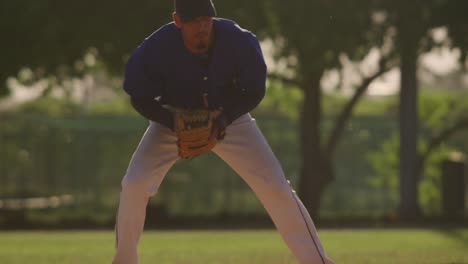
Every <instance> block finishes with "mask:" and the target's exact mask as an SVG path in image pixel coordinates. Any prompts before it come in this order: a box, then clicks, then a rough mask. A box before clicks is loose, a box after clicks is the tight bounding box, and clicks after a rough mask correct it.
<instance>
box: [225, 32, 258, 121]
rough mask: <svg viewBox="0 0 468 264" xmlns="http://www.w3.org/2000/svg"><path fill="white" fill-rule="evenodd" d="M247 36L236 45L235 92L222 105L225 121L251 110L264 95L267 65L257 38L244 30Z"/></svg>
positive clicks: (234, 118)
mask: <svg viewBox="0 0 468 264" xmlns="http://www.w3.org/2000/svg"><path fill="white" fill-rule="evenodd" d="M244 34H247V38H246V39H245V40H244V41H243V43H241V44H240V45H239V46H238V48H239V49H238V58H239V65H238V74H237V76H236V77H237V78H235V80H234V84H233V85H234V89H235V94H234V96H233V98H232V99H231V101H230V103H229V104H228V105H227V106H225V107H224V115H225V118H226V123H227V124H230V123H232V122H233V121H234V120H236V119H237V118H238V117H240V116H242V115H243V114H245V113H248V112H250V111H252V110H253V109H254V108H255V107H256V106H257V105H258V104H259V103H260V102H261V101H262V99H263V97H264V96H265V82H266V74H267V67H266V63H265V60H264V58H263V53H262V50H261V48H260V44H259V43H258V40H257V38H256V37H255V35H253V34H252V33H250V32H244Z"/></svg>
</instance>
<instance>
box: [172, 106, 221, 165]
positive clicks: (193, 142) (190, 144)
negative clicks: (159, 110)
mask: <svg viewBox="0 0 468 264" xmlns="http://www.w3.org/2000/svg"><path fill="white" fill-rule="evenodd" d="M224 124H225V121H224V118H223V115H222V112H221V110H207V109H198V110H184V109H176V110H175V111H174V132H175V133H176V135H177V138H178V140H177V146H178V149H179V156H180V157H181V158H190V157H195V156H198V155H201V154H203V153H206V152H208V151H210V150H211V149H213V148H214V147H215V146H216V144H217V143H218V142H219V141H220V140H222V139H223V138H224V135H225V125H224Z"/></svg>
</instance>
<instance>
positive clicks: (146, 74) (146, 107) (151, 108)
mask: <svg viewBox="0 0 468 264" xmlns="http://www.w3.org/2000/svg"><path fill="white" fill-rule="evenodd" d="M147 45H148V42H146V41H145V42H143V43H142V44H141V45H140V46H139V47H138V48H136V49H135V50H134V51H133V53H132V55H131V56H130V58H129V60H128V62H127V64H126V66H125V77H124V83H123V88H124V90H125V91H126V92H127V94H128V95H130V101H131V103H132V106H133V108H135V110H136V111H137V112H138V113H140V114H141V115H142V116H143V117H145V118H147V119H149V120H152V121H155V122H158V123H160V124H162V125H164V126H166V127H168V128H170V129H173V123H174V122H173V115H172V113H171V112H170V111H169V110H167V109H166V108H164V107H163V106H162V104H163V101H162V99H163V90H164V89H163V87H164V80H163V77H162V74H161V73H160V71H159V69H158V68H157V65H154V64H152V65H151V66H150V65H149V63H147V58H148V57H150V56H148V54H147V53H148V51H147Z"/></svg>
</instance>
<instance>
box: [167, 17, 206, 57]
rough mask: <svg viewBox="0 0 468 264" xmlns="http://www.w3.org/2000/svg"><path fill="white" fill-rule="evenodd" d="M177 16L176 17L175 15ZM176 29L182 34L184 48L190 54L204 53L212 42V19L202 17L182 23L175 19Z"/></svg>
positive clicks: (177, 18)
mask: <svg viewBox="0 0 468 264" xmlns="http://www.w3.org/2000/svg"><path fill="white" fill-rule="evenodd" d="M176 16H177V15H176ZM175 22H176V25H177V27H179V28H180V30H181V32H182V38H183V40H184V44H185V47H186V48H187V49H188V50H189V51H190V52H192V53H205V52H207V51H208V49H209V48H210V45H211V43H212V40H213V18H212V17H207V16H202V17H197V18H195V19H193V20H190V21H187V22H182V21H181V20H180V18H179V17H175Z"/></svg>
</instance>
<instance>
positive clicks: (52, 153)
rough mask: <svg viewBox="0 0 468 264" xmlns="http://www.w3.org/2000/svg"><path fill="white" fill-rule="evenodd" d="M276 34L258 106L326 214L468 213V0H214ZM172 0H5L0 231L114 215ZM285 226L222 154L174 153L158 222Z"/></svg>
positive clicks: (96, 221) (292, 169) (352, 221)
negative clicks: (142, 82) (137, 54)
mask: <svg viewBox="0 0 468 264" xmlns="http://www.w3.org/2000/svg"><path fill="white" fill-rule="evenodd" d="M214 3H215V5H216V7H217V10H218V15H219V16H220V17H224V18H228V19H232V20H234V21H236V22H238V23H239V24H240V25H241V26H242V27H244V28H247V29H249V30H251V31H252V32H254V33H255V34H256V35H257V37H258V38H259V39H260V40H261V43H262V48H263V52H264V54H265V57H266V60H267V64H268V68H269V78H268V81H267V95H266V97H265V99H264V100H263V102H262V103H261V104H260V105H259V106H258V107H257V108H256V109H255V110H254V112H253V115H254V116H255V117H256V118H257V122H258V124H259V126H260V128H261V130H262V131H263V133H264V134H265V136H266V137H267V139H268V141H269V142H270V144H271V146H272V148H273V150H274V152H275V154H276V155H277V157H278V159H279V160H280V162H281V163H282V165H283V168H284V170H285V172H286V175H287V177H288V179H289V180H290V181H291V182H292V185H293V186H294V187H295V189H296V190H297V191H298V193H299V195H300V197H301V198H302V200H303V202H304V204H305V205H306V207H307V208H308V210H309V212H310V213H311V214H312V215H313V217H314V218H315V220H316V221H317V223H319V226H326V225H333V226H344V225H359V226H375V225H386V224H389V225H391V224H405V223H418V224H446V223H449V224H455V225H466V222H467V221H466V220H467V216H468V213H467V211H468V210H467V206H466V204H467V201H468V195H467V187H466V177H467V172H466V171H467V170H466V165H467V159H466V156H467V154H468V136H467V135H468V72H467V67H468V61H467V56H466V55H467V52H468V16H467V15H466V10H468V1H463V0H425V1H423V0H413V1H403V0H393V1H389V0H288V1H280V0H259V1H252V0H249V1H247V0H237V1H227V0H217V1H216V0H215V1H214ZM172 10H173V4H172V1H170V0H164V1H155V0H151V1H149V0H134V1H131V2H129V1H123V0H113V1H109V0H101V1H90V0H81V1H57V0H35V1H12V0H1V1H0V32H1V33H0V36H1V41H0V52H1V59H0V228H1V229H15V228H68V227H73V228H80V227H85V228H102V227H112V226H113V224H114V219H115V213H116V209H117V205H118V195H119V191H120V181H121V179H122V177H123V176H124V174H125V170H126V167H127V164H128V162H129V160H130V157H131V155H132V153H133V151H134V149H135V148H136V146H137V144H138V142H139V140H140V138H141V136H142V134H143V132H144V131H145V129H146V126H147V125H148V122H147V121H146V120H145V119H144V118H143V117H140V116H139V115H138V114H137V113H136V112H135V111H134V110H133V109H132V107H131V106H130V104H129V101H128V97H127V95H126V94H125V93H124V92H123V90H122V77H123V68H124V65H125V63H126V60H127V59H128V56H129V54H130V53H131V52H132V50H133V49H134V48H136V47H137V46H138V45H139V43H141V41H142V40H143V39H144V38H146V37H147V36H149V35H150V34H151V33H152V32H153V31H155V30H156V29H157V28H159V27H160V26H161V25H163V24H165V23H169V22H170V21H171V14H172ZM249 226H253V227H262V226H271V223H270V221H269V219H268V216H267V215H266V213H265V211H264V209H263V208H262V206H261V204H260V203H259V201H258V200H257V199H256V197H255V196H254V195H253V193H252V192H251V191H250V189H249V188H248V187H247V185H246V184H245V183H244V182H243V181H242V180H241V179H240V178H239V177H238V176H237V175H236V174H235V173H234V172H233V171H232V170H231V169H230V168H229V167H228V166H226V165H225V164H224V163H223V162H222V161H221V160H220V159H219V158H218V157H216V156H215V155H211V154H209V155H206V156H203V157H198V158H195V159H192V160H183V161H179V162H177V163H176V165H175V166H174V167H173V168H172V169H171V170H170V172H169V173H168V175H167V177H166V178H165V180H164V182H163V184H162V186H161V189H160V192H159V193H158V195H157V196H156V197H154V198H153V199H152V200H151V202H150V205H149V207H148V217H147V227H150V228H151V227H154V228H172V227H174V228H184V227H249Z"/></svg>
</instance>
